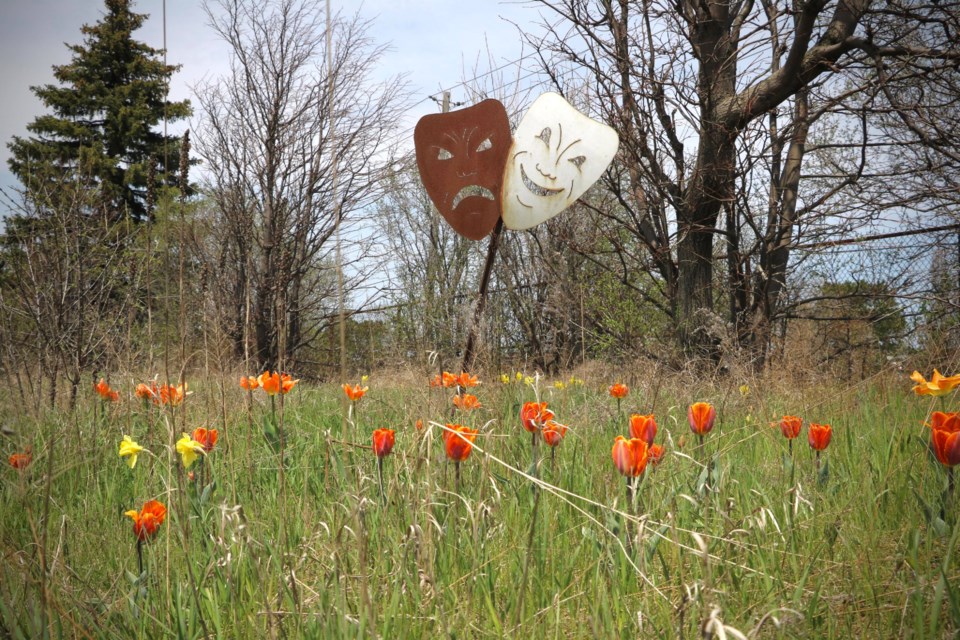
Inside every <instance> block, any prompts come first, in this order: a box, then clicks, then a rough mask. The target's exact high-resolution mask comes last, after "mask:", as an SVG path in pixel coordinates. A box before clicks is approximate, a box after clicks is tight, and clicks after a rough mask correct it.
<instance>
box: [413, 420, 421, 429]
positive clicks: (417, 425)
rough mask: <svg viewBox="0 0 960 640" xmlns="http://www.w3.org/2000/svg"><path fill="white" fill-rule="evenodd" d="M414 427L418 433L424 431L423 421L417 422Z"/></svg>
mask: <svg viewBox="0 0 960 640" xmlns="http://www.w3.org/2000/svg"><path fill="white" fill-rule="evenodd" d="M413 426H414V427H416V428H417V431H423V420H417V422H416V423H415V424H414V425H413Z"/></svg>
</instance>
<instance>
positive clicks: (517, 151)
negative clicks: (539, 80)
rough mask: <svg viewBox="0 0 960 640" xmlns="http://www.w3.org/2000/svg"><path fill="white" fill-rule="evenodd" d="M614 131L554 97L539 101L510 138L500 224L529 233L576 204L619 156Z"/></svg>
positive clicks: (549, 95)
mask: <svg viewBox="0 0 960 640" xmlns="http://www.w3.org/2000/svg"><path fill="white" fill-rule="evenodd" d="M618 145H619V140H618V138H617V133H616V132H615V131H614V130H613V129H611V128H610V127H608V126H607V125H605V124H603V123H601V122H597V121H596V120H593V119H591V118H588V117H587V116H585V115H583V114H582V113H580V112H579V111H577V110H576V109H574V108H573V107H572V106H571V105H570V103H568V102H567V101H566V100H564V99H563V98H562V97H560V96H559V95H557V94H556V93H544V94H543V95H541V96H540V97H539V98H537V99H536V100H535V101H534V103H533V105H532V106H531V107H530V110H529V111H527V113H526V115H524V116H523V119H522V120H521V121H520V125H519V126H518V127H517V130H516V132H515V133H514V136H513V146H512V147H511V149H510V153H509V155H508V157H507V165H506V169H505V172H504V178H503V205H502V206H503V214H502V215H503V224H504V226H505V227H507V228H508V229H514V230H522V229H529V228H530V227H533V226H535V225H538V224H540V223H541V222H544V221H545V220H549V219H550V218H552V217H553V216H555V215H557V214H558V213H560V212H561V211H563V210H564V209H566V208H567V207H569V206H570V205H571V204H573V203H574V202H576V200H577V198H579V197H580V196H581V195H583V193H584V192H585V191H586V190H587V189H589V188H590V186H591V185H592V184H593V183H594V182H596V181H597V179H598V178H600V175H601V174H602V173H603V172H604V171H605V170H606V168H607V167H608V166H609V165H610V162H611V161H612V160H613V156H614V155H615V154H616V152H617V146H618Z"/></svg>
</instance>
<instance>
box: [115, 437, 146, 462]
mask: <svg viewBox="0 0 960 640" xmlns="http://www.w3.org/2000/svg"><path fill="white" fill-rule="evenodd" d="M143 450H144V449H143V447H141V446H140V445H139V444H137V443H136V442H134V441H133V438H131V437H130V436H123V440H121V441H120V457H121V458H126V459H127V461H126V462H127V466H128V467H130V468H131V469H133V468H134V467H135V466H137V456H138V455H140V452H141V451H143Z"/></svg>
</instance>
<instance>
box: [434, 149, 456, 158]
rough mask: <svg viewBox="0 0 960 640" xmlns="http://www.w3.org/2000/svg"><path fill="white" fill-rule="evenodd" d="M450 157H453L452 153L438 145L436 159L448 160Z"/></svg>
mask: <svg viewBox="0 0 960 640" xmlns="http://www.w3.org/2000/svg"><path fill="white" fill-rule="evenodd" d="M452 157H453V154H452V153H450V152H449V151H447V150H446V149H444V148H443V147H440V151H439V152H438V153H437V160H449V159H450V158H452Z"/></svg>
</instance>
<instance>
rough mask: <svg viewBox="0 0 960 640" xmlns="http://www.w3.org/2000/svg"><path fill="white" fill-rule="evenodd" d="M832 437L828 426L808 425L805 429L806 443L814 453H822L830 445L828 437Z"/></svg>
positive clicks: (831, 431) (813, 423) (812, 423)
mask: <svg viewBox="0 0 960 640" xmlns="http://www.w3.org/2000/svg"><path fill="white" fill-rule="evenodd" d="M831 435H833V429H831V428H830V425H828V424H817V423H815V422H811V423H810V427H809V428H808V429H807V442H809V443H810V446H811V447H812V448H813V450H814V451H823V450H824V449H826V448H827V445H828V444H830V436H831Z"/></svg>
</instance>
